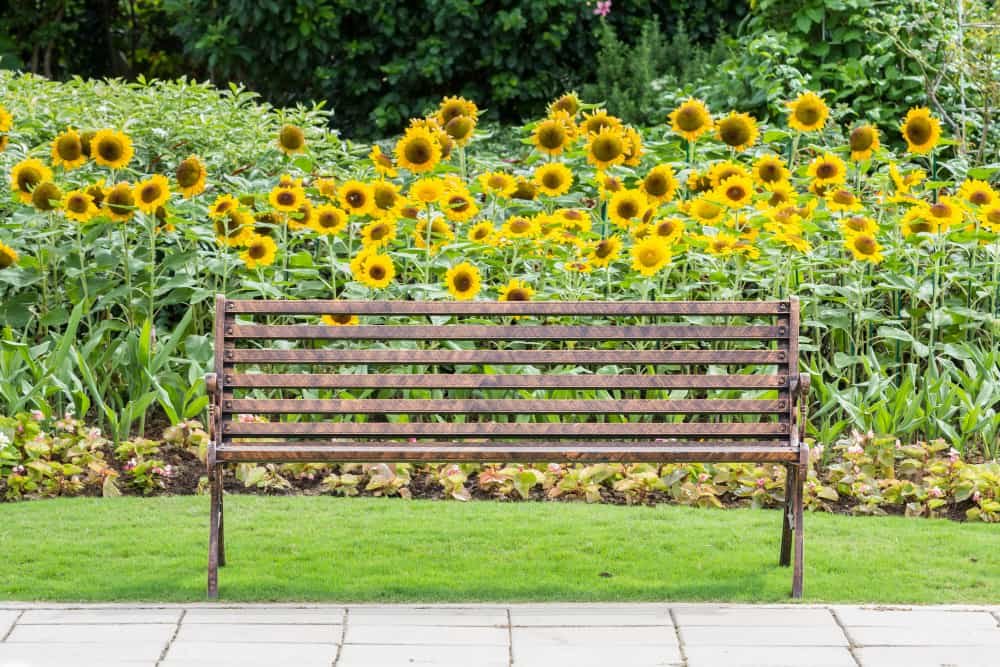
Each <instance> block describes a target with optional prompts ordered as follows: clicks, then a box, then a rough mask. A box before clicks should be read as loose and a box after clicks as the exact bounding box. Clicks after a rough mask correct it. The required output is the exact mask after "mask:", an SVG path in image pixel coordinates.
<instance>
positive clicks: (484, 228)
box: [468, 220, 496, 245]
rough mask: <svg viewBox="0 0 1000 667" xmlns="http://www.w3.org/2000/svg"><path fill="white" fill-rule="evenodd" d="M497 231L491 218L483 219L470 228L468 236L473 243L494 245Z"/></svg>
mask: <svg viewBox="0 0 1000 667" xmlns="http://www.w3.org/2000/svg"><path fill="white" fill-rule="evenodd" d="M495 233H496V230H495V229H494V228H493V223H492V222H490V221H489V220H483V221H482V222H477V223H476V224H474V225H473V226H472V227H470V228H469V234H468V238H469V240H470V241H472V242H473V243H480V244H483V245H492V243H493V236H494V234H495Z"/></svg>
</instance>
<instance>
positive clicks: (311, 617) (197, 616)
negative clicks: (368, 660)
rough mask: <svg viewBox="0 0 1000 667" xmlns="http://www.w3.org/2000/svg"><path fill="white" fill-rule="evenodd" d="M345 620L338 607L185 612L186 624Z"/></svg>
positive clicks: (326, 622) (323, 622)
mask: <svg viewBox="0 0 1000 667" xmlns="http://www.w3.org/2000/svg"><path fill="white" fill-rule="evenodd" d="M343 620H344V610H343V609H339V608H337V607H331V608H329V609H327V608H324V609H283V608H280V607H276V608H270V609H260V608H255V609H240V608H222V609H210V608H209V609H206V608H194V609H188V610H187V613H186V614H184V624H185V625H187V624H188V623H226V624H232V623H277V624H280V625H285V624H293V625H294V624H304V623H319V624H331V623H332V624H338V623H341V622H342V621H343Z"/></svg>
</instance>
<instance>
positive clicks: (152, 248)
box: [144, 213, 156, 324]
mask: <svg viewBox="0 0 1000 667" xmlns="http://www.w3.org/2000/svg"><path fill="white" fill-rule="evenodd" d="M144 215H145V216H146V220H147V224H148V226H149V264H148V268H149V321H150V322H152V323H154V324H155V321H156V317H155V315H156V314H155V312H154V304H155V299H156V215H155V214H153V213H146V214H144Z"/></svg>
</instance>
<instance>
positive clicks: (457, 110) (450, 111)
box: [441, 102, 465, 125]
mask: <svg viewBox="0 0 1000 667" xmlns="http://www.w3.org/2000/svg"><path fill="white" fill-rule="evenodd" d="M464 113H465V108H464V107H463V106H462V105H461V104H459V103H457V102H452V103H450V104H448V105H447V106H445V108H444V109H442V110H441V119H442V120H443V121H444V122H445V125H447V124H448V123H450V122H451V121H452V120H453V119H455V118H458V117H459V116H461V115H464Z"/></svg>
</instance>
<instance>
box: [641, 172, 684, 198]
mask: <svg viewBox="0 0 1000 667" xmlns="http://www.w3.org/2000/svg"><path fill="white" fill-rule="evenodd" d="M639 189H640V190H641V191H642V192H643V194H645V195H646V197H648V198H649V199H650V200H651V201H655V202H657V203H659V204H664V203H666V202H668V201H670V200H671V199H673V198H674V195H675V194H676V193H677V177H676V176H675V175H674V168H673V167H671V166H670V165H669V164H659V165H657V166H655V167H653V168H652V169H650V170H649V172H648V173H647V174H646V177H645V178H643V179H642V180H641V181H640V182H639Z"/></svg>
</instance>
